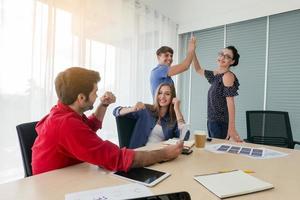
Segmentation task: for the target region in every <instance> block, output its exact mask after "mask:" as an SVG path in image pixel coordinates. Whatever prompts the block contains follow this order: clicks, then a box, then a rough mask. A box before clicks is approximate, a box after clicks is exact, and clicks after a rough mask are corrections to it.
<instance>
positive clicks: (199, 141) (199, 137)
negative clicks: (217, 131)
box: [194, 130, 207, 148]
mask: <svg viewBox="0 0 300 200" xmlns="http://www.w3.org/2000/svg"><path fill="white" fill-rule="evenodd" d="M206 136H207V133H206V131H200V130H196V131H194V138H195V146H196V147H197V148H204V147H205V142H206Z"/></svg>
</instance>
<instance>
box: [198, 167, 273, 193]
mask: <svg viewBox="0 0 300 200" xmlns="http://www.w3.org/2000/svg"><path fill="white" fill-rule="evenodd" d="M194 179H195V180H196V181H198V182H199V183H200V184H202V185H203V186H204V187H206V189H208V190H209V191H211V192H212V193H213V194H215V195H216V196H218V197H219V198H227V197H232V196H238V195H243V194H249V193H253V192H259V191H263V190H267V189H271V188H273V185H272V184H271V183H268V182H265V181H262V180H260V179H258V178H255V177H253V176H251V175H249V174H246V173H245V172H243V171H242V170H234V171H230V172H225V173H214V174H206V175H197V176H195V177H194Z"/></svg>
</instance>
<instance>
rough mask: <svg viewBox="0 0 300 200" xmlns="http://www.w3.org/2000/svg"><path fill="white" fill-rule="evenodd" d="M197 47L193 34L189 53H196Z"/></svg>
mask: <svg viewBox="0 0 300 200" xmlns="http://www.w3.org/2000/svg"><path fill="white" fill-rule="evenodd" d="M195 49H196V38H195V37H194V36H193V37H191V39H190V41H189V45H188V52H189V53H194V52H195Z"/></svg>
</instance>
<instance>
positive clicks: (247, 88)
mask: <svg viewBox="0 0 300 200" xmlns="http://www.w3.org/2000/svg"><path fill="white" fill-rule="evenodd" d="M266 26H267V18H266V17H264V18H260V19H255V20H249V21H246V22H239V23H235V24H230V25H227V26H226V31H227V32H226V46H229V45H234V46H235V47H236V48H237V49H238V51H239V54H240V56H241V57H240V62H239V65H238V66H236V67H232V68H231V70H232V71H233V72H234V73H235V74H236V76H237V77H238V79H239V82H240V88H239V91H238V93H239V96H237V97H236V98H235V105H236V117H235V120H236V128H237V130H238V132H239V134H241V136H244V137H246V133H247V130H246V111H247V110H263V103H264V80H265V59H266Z"/></svg>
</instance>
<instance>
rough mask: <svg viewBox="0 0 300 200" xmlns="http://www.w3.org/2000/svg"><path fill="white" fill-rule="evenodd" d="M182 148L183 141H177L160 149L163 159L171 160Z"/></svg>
mask: <svg viewBox="0 0 300 200" xmlns="http://www.w3.org/2000/svg"><path fill="white" fill-rule="evenodd" d="M182 149H183V141H180V142H178V143H177V144H174V145H168V146H166V147H165V148H163V149H162V151H163V154H164V161H167V160H172V159H175V158H177V157H178V155H179V154H181V152H182Z"/></svg>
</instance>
